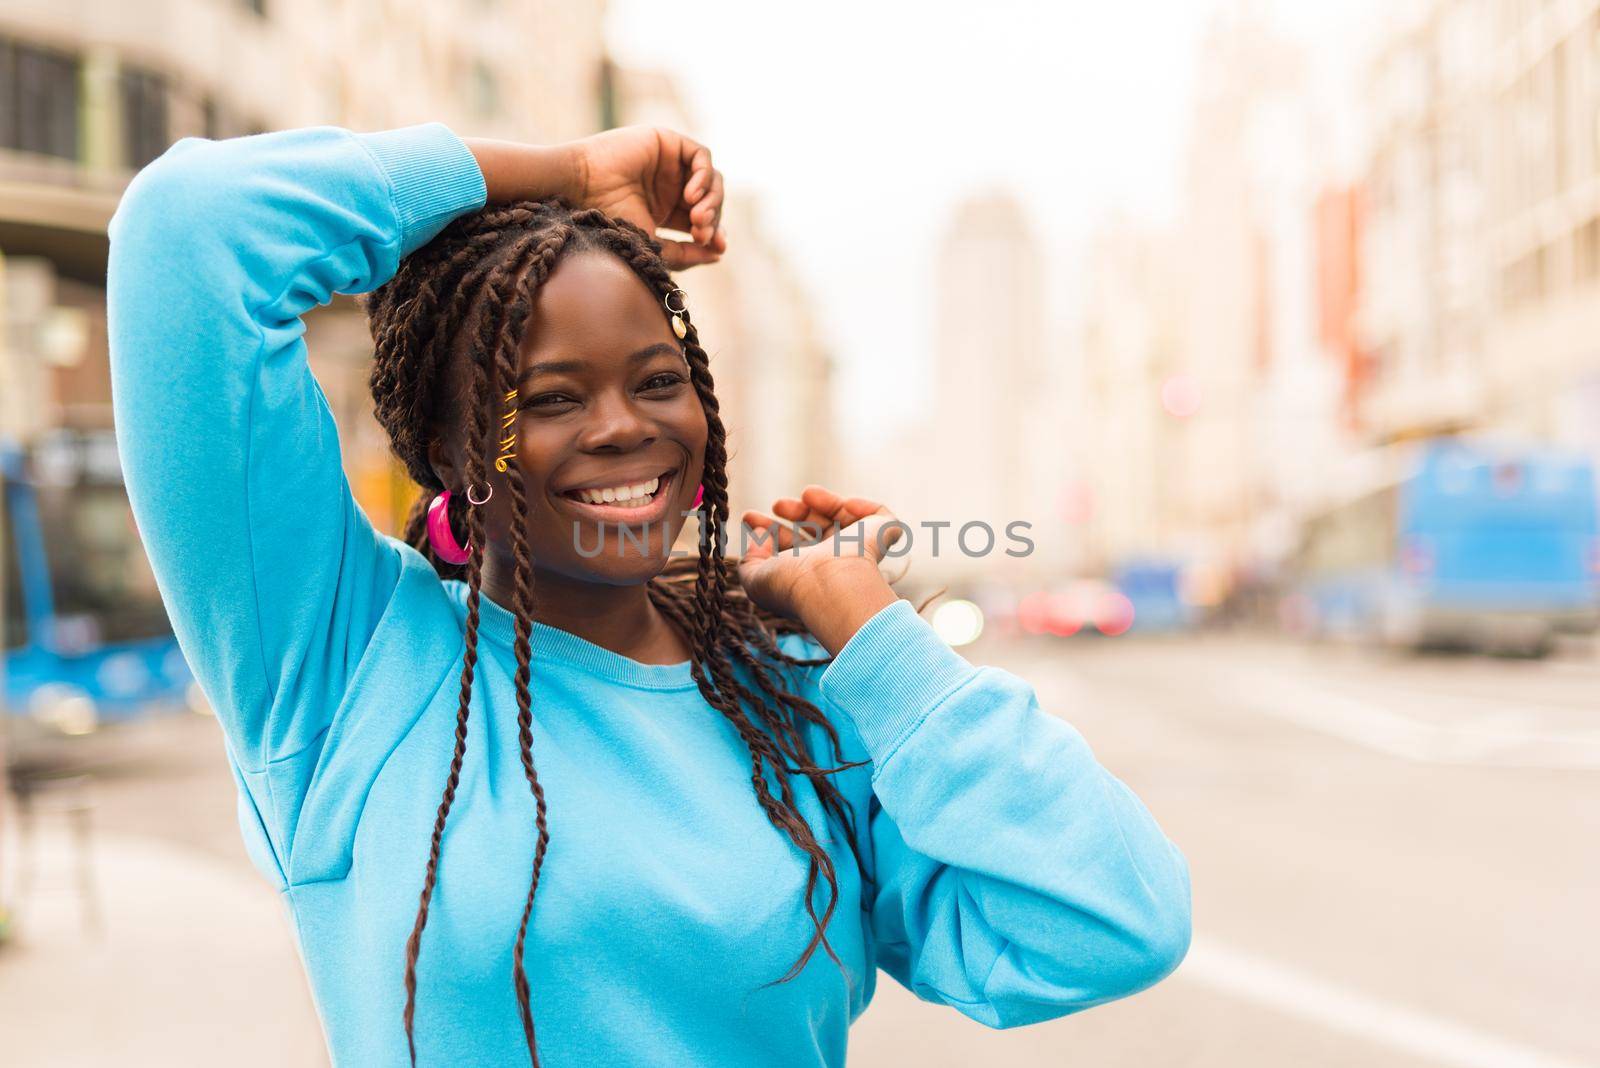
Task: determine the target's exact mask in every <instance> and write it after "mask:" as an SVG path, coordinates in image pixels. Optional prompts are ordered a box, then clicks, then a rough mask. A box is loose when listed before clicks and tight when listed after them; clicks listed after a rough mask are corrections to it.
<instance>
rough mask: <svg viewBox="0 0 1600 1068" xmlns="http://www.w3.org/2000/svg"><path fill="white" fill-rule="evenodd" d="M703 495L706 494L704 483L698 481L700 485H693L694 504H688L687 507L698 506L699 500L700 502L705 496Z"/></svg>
mask: <svg viewBox="0 0 1600 1068" xmlns="http://www.w3.org/2000/svg"><path fill="white" fill-rule="evenodd" d="M705 495H706V484H705V483H704V482H702V483H700V485H698V486H696V487H695V490H694V504H692V505H690V506H689V507H691V508H698V507H700V502H701V500H703V499H704V498H705Z"/></svg>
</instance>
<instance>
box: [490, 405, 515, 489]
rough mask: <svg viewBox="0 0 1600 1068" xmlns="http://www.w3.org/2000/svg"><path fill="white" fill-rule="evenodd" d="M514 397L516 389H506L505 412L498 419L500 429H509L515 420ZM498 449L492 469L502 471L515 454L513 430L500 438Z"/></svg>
mask: <svg viewBox="0 0 1600 1068" xmlns="http://www.w3.org/2000/svg"><path fill="white" fill-rule="evenodd" d="M516 399H517V391H516V390H514V389H512V390H507V391H506V414H505V415H504V416H502V417H501V419H500V429H501V430H511V428H512V424H514V423H515V422H516V421H517V409H516V407H515V402H516ZM500 449H501V452H500V455H499V456H497V457H495V461H494V469H495V470H496V471H502V472H503V471H505V469H506V463H507V462H508V461H509V460H510V459H511V458H512V456H514V455H515V454H516V450H517V435H516V432H515V431H514V430H513V431H512V433H511V434H509V435H507V436H506V437H504V438H501V439H500Z"/></svg>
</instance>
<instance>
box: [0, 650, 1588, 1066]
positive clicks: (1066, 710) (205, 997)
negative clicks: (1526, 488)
mask: <svg viewBox="0 0 1600 1068" xmlns="http://www.w3.org/2000/svg"><path fill="white" fill-rule="evenodd" d="M965 652H966V653H967V655H968V656H969V658H971V659H973V660H974V661H975V662H980V663H993V664H997V665H999V666H1003V667H1006V668H1008V669H1010V670H1013V671H1015V672H1016V673H1017V674H1019V675H1021V676H1022V677H1024V678H1026V679H1027V680H1029V681H1030V682H1031V683H1033V685H1034V686H1035V688H1036V690H1037V691H1038V693H1039V697H1040V701H1041V703H1042V704H1043V705H1044V706H1045V707H1046V708H1048V709H1049V710H1051V711H1052V712H1055V713H1057V714H1059V715H1062V716H1064V717H1065V718H1067V719H1068V720H1070V721H1071V722H1072V723H1073V724H1074V725H1076V726H1077V727H1078V728H1079V729H1080V730H1081V731H1082V732H1083V734H1084V735H1085V737H1087V738H1088V739H1089V741H1090V743H1091V745H1092V746H1093V747H1094V749H1095V752H1096V755H1097V756H1098V757H1099V759H1100V760H1101V761H1102V762H1103V763H1105V764H1106V765H1107V766H1108V767H1109V768H1111V769H1112V771H1113V772H1115V773H1116V774H1117V775H1118V776H1119V777H1120V778H1122V779H1123V780H1124V781H1125V782H1127V783H1128V784H1129V785H1130V786H1132V787H1133V789H1134V790H1135V791H1136V792H1137V793H1138V794H1139V795H1140V797H1141V798H1143V799H1144V800H1145V802H1146V803H1147V804H1148V805H1149V806H1150V808H1151V810H1152V811H1153V812H1154V813H1155V815H1156V817H1157V818H1158V819H1159V820H1160V822H1161V823H1162V825H1163V827H1164V828H1165V829H1166V830H1167V831H1168V833H1169V834H1170V835H1172V837H1173V838H1174V839H1175V840H1176V841H1177V842H1178V843H1179V845H1180V846H1181V847H1182V848H1183V849H1184V851H1185V853H1186V855H1187V857H1188V858H1189V862H1190V866H1191V870H1192V874H1193V880H1194V893H1195V932H1196V933H1195V942H1194V947H1193V949H1192V951H1191V953H1190V955H1189V958H1188V959H1187V960H1186V961H1185V962H1184V964H1183V965H1182V967H1181V968H1180V969H1179V971H1178V973H1177V974H1176V975H1175V976H1174V977H1173V979H1171V980H1170V981H1168V982H1165V983H1163V984H1161V985H1159V986H1157V987H1156V988H1154V989H1153V990H1151V991H1149V992H1147V993H1144V994H1141V995H1138V996H1136V997H1134V998H1132V999H1130V1000H1127V1001H1123V1002H1118V1003H1114V1004H1112V1005H1109V1006H1104V1007H1101V1008H1097V1009H1092V1010H1089V1011H1088V1012H1086V1013H1083V1014H1079V1015H1077V1016H1074V1017H1068V1018H1066V1019H1062V1020H1058V1021H1054V1022H1051V1023H1048V1024H1043V1025H1038V1026H1035V1027H1028V1028H1022V1029H1018V1030H1014V1031H1009V1032H994V1031H990V1030H987V1029H986V1028H984V1027H982V1026H981V1025H979V1024H976V1023H974V1022H972V1021H970V1020H967V1019H966V1018H964V1017H962V1016H960V1015H959V1014H958V1013H956V1012H955V1011H954V1010H952V1009H948V1008H942V1007H934V1006H931V1005H925V1004H922V1003H920V1002H918V1001H917V1000H916V999H915V998H913V997H912V996H911V995H910V994H908V993H906V992H905V991H904V990H902V989H901V988H900V987H899V986H898V985H897V984H895V983H894V982H893V981H892V980H891V979H889V978H888V977H887V976H884V975H881V974H880V981H879V986H878V993H877V996H876V998H875V1000H874V1002H873V1004H872V1006H871V1008H869V1010H868V1011H867V1013H866V1015H865V1016H864V1017H863V1018H862V1020H861V1021H860V1022H859V1023H858V1024H857V1026H856V1028H855V1029H854V1030H853V1032H852V1044H851V1049H852V1054H851V1058H850V1063H851V1064H852V1065H859V1066H862V1068H901V1066H909V1065H918V1066H934V1068H943V1066H952V1068H953V1066H956V1065H973V1064H995V1065H1005V1066H1008V1068H1035V1066H1039V1068H1043V1066H1046V1065H1049V1066H1054V1065H1065V1064H1083V1065H1096V1066H1101V1065H1108V1066H1109V1065H1128V1066H1135V1065H1138V1066H1145V1065H1163V1066H1165V1065H1192V1066H1216V1068H1223V1066H1277V1065H1294V1066H1297V1068H1298V1066H1315V1065H1329V1066H1332V1065H1373V1066H1391V1065H1392V1066H1402V1065H1404V1066H1411V1065H1419V1066H1420V1065H1451V1066H1485V1068H1487V1066H1513V1065H1515V1066H1525V1068H1575V1066H1579V1065H1585V1064H1588V1065H1594V1064H1600V1033H1597V1032H1596V1029H1595V1027H1594V1019H1593V1007H1594V993H1595V991H1596V990H1600V962H1597V960H1596V959H1595V956H1594V954H1593V953H1592V952H1591V950H1592V947H1593V946H1594V945H1596V944H1597V943H1600V915H1597V912H1596V909H1595V907H1594V905H1595V898H1594V889H1595V887H1597V886H1600V851H1596V850H1595V849H1594V848H1593V843H1594V841H1595V838H1596V834H1597V833H1600V723H1597V722H1596V721H1595V718H1594V699H1593V695H1594V693H1595V692H1596V687H1597V686H1600V664H1597V663H1596V661H1595V659H1594V657H1593V651H1592V650H1591V649H1588V648H1587V647H1584V646H1577V647H1569V648H1567V649H1564V650H1563V651H1562V653H1561V654H1559V655H1557V656H1555V657H1552V658H1550V659H1547V660H1543V661H1526V660H1496V659H1489V658H1478V657H1473V658H1468V657H1451V656H1437V657H1427V658H1416V659H1411V658H1401V657H1396V656H1387V655H1385V656H1378V655H1372V654H1368V653H1366V652H1363V651H1361V650H1357V649H1351V648H1345V647H1331V646H1314V645H1298V644H1290V643H1287V642H1283V641H1280V640H1266V639H1259V638H1250V637H1240V636H1231V635H1216V636H1202V637H1196V638H1187V639H1172V640H1165V639H1159V638H1155V639H1142V640H1115V639H1094V638H1088V639H1078V640H1069V641H1055V640H1050V639H1042V638H1039V639H1022V640H1008V641H1000V640H990V639H985V640H983V641H981V642H980V643H978V644H977V645H974V646H972V647H970V648H969V649H967V650H965ZM112 737H114V735H112V734H106V735H103V736H100V737H97V738H91V739H86V741H88V742H91V743H105V742H107V741H109V740H110V739H111V738H112ZM115 737H117V738H118V741H117V748H118V749H119V751H121V752H123V753H128V754H133V756H131V757H130V758H128V759H127V760H126V761H125V762H124V763H123V764H122V765H121V766H120V767H118V768H116V769H107V770H106V771H105V772H104V773H103V774H101V775H100V776H99V777H98V778H97V780H96V782H95V783H94V785H93V787H92V791H93V807H92V824H93V828H94V829H93V832H92V835H91V840H92V872H93V885H94V887H95V888H96V892H95V894H94V900H93V908H92V909H90V910H89V913H88V915H89V916H91V917H92V916H93V915H94V913H95V912H98V913H99V915H100V919H101V921H102V923H103V934H102V935H100V936H95V935H92V934H91V933H89V932H88V931H87V930H86V928H85V916H86V914H85V911H84V907H83V906H84V902H83V900H82V895H81V894H80V892H79V889H78V886H79V882H78V880H77V878H76V877H75V875H74V870H75V869H74V853H73V848H72V840H71V838H70V836H69V835H68V834H67V831H66V827H67V824H66V823H65V822H64V820H63V819H62V818H61V817H59V816H54V815H50V814H48V813H44V812H41V814H40V815H39V816H38V818H37V819H36V821H35V822H36V824H37V826H38V844H37V847H36V856H37V863H36V865H35V869H36V874H35V880H34V881H35V884H36V885H35V889H34V890H33V891H32V892H31V893H30V894H29V895H27V896H26V897H24V898H23V899H22V900H21V901H20V902H19V904H20V906H21V915H20V922H19V928H20V937H19V939H18V941H17V943H16V944H14V945H12V946H10V947H8V948H7V950H6V952H5V953H3V954H0V1031H3V1033H5V1034H6V1035H7V1036H8V1043H9V1045H8V1047H7V1063H10V1064H19V1065H30V1066H31V1065H78V1064H101V1063H107V1062H108V1061H109V1060H111V1059H112V1058H115V1059H116V1060H117V1061H118V1062H120V1063H127V1064H139V1063H162V1064H168V1065H190V1064H193V1065H200V1064H211V1063H217V1062H218V1061H219V1060H223V1061H226V1062H227V1063H230V1064H239V1065H253V1064H261V1065H268V1064H277V1065H281V1064H312V1063H323V1057H324V1055H323V1053H322V1047H321V1039H320V1035H319V1033H318V1029H317V1025H316V1020H315V1016H314V1013H313V1011H312V1008H311V1004H310V1001H309V998H308V996H307V995H306V993H305V987H304V980H303V978H302V976H301V973H300V969H299V964H298V961H297V960H296V958H295V953H294V949H293V946H292V942H291V941H290V935H289V929H288V926H287V922H286V921H285V920H284V919H283V918H282V916H281V915H280V913H279V911H278V907H277V902H276V900H275V898H274V895H273V894H272V892H271V891H270V890H269V889H268V888H267V886H266V884H265V883H264V882H263V881H262V880H261V879H259V877H257V876H256V874H255V872H254V870H253V869H252V868H251V867H250V866H249V863H248V861H247V860H246V859H245V855H244V851H243V847H242V845H241V844H240V842H239V837H238V832H237V830H236V827H235V824H234V822H233V784H232V781H231V779H230V778H229V777H228V773H227V771H226V768H225V765H224V763H223V759H222V750H221V745H220V740H219V738H218V737H217V734H216V731H215V725H214V724H213V722H212V721H210V720H209V719H206V718H204V717H202V716H196V715H183V716H181V717H179V718H168V719H158V720H146V721H143V722H141V723H139V724H135V725H132V726H130V727H128V728H127V729H126V730H124V731H122V732H120V734H118V735H115ZM140 754H143V755H140ZM7 846H8V849H11V850H15V849H17V848H18V846H17V844H16V843H15V842H8V843H7ZM10 855H12V856H15V855H16V854H15V853H12V854H10ZM247 995H248V996H247ZM263 999H271V1008H270V1009H269V1010H268V1011H263V1008H262V1006H263ZM175 1004H182V1005H183V1006H184V1012H183V1013H182V1017H181V1018H182V1021H183V1022H182V1024H181V1026H177V1025H175V1017H174V1014H173V1012H172V1007H173V1006H174V1005H175ZM24 1024H26V1026H23V1025H24Z"/></svg>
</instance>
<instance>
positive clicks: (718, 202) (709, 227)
mask: <svg viewBox="0 0 1600 1068" xmlns="http://www.w3.org/2000/svg"><path fill="white" fill-rule="evenodd" d="M722 201H723V181H722V172H721V171H717V170H713V171H712V172H711V189H710V192H708V193H707V194H706V195H705V196H704V197H702V198H701V199H700V201H699V202H698V203H696V204H695V206H694V208H693V209H692V210H691V211H690V212H689V220H690V222H691V223H693V229H692V230H691V231H690V232H691V233H692V234H693V235H694V239H695V240H696V241H698V242H700V243H701V244H702V245H709V244H710V243H711V238H712V235H714V234H715V233H716V232H717V224H718V223H719V222H720V221H721V220H722Z"/></svg>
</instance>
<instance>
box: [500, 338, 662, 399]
mask: <svg viewBox="0 0 1600 1068" xmlns="http://www.w3.org/2000/svg"><path fill="white" fill-rule="evenodd" d="M678 351H679V350H678V349H677V347H676V346H673V345H669V344H667V343H666V342H665V341H657V342H656V343H655V344H654V345H646V346H645V347H644V348H642V349H640V350H639V351H638V352H635V353H634V354H632V355H631V356H629V357H628V363H629V364H635V363H642V362H643V361H645V360H648V359H649V358H650V357H652V356H659V355H661V354H662V353H664V352H668V353H675V352H678ZM587 366H589V365H588V363H587V362H586V361H584V360H541V361H539V362H538V363H533V364H529V365H528V366H527V367H524V368H523V369H522V371H521V372H520V373H518V375H517V388H518V389H520V388H522V385H523V383H525V382H527V381H528V379H530V378H533V377H534V376H535V375H555V374H575V373H577V372H578V371H581V370H583V369H584V368H585V367H587Z"/></svg>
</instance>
